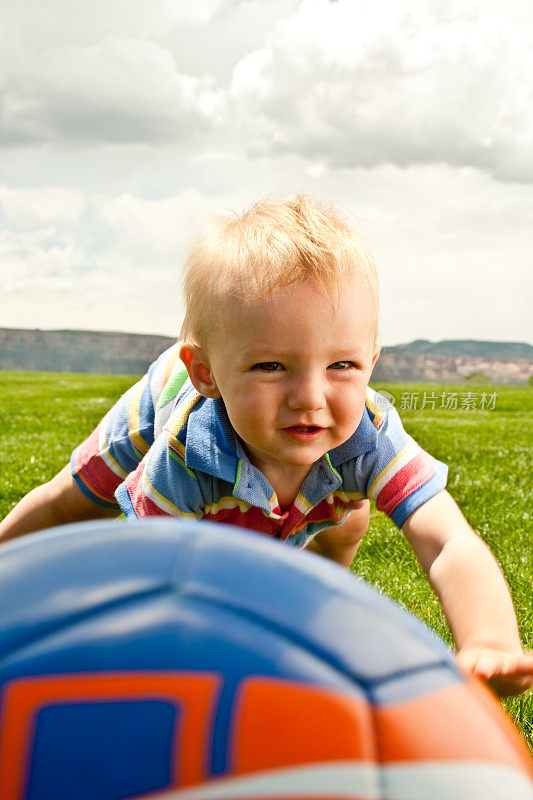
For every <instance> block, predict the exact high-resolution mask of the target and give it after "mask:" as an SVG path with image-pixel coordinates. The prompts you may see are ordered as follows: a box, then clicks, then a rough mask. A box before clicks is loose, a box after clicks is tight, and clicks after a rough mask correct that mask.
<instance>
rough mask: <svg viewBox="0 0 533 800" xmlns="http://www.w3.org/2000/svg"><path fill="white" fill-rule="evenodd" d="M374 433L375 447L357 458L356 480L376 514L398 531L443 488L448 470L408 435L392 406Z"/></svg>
mask: <svg viewBox="0 0 533 800" xmlns="http://www.w3.org/2000/svg"><path fill="white" fill-rule="evenodd" d="M377 433H378V435H377V442H376V447H375V448H374V449H373V450H371V451H370V452H368V453H365V454H364V455H362V456H360V457H359V458H358V459H357V466H356V480H357V483H358V485H359V486H360V487H361V489H362V491H363V493H364V494H365V495H366V496H367V497H369V498H370V499H371V500H374V501H375V503H376V508H377V509H378V511H383V512H384V513H385V514H387V516H389V517H390V518H391V519H392V521H393V522H394V523H395V524H396V525H397V526H398V527H399V528H400V527H401V526H402V525H403V523H404V522H405V520H406V519H407V517H408V516H409V515H410V514H412V513H413V511H415V510H416V509H417V508H418V507H419V506H421V505H422V504H423V503H425V502H426V501H427V500H429V499H430V498H431V497H433V496H434V495H435V494H437V493H438V492H440V491H442V489H444V488H445V486H446V479H447V475H448V467H447V466H446V464H443V463H442V462H441V461H437V459H436V458H434V457H433V456H432V455H430V454H429V453H427V452H426V451H425V450H423V449H422V447H420V445H419V444H418V443H417V442H416V441H415V440H414V439H413V438H412V436H409V434H408V433H407V432H406V431H405V429H404V427H403V425H402V423H401V420H400V417H399V415H398V412H397V411H396V409H395V408H394V407H393V406H388V407H387V409H386V412H385V414H384V417H383V420H382V421H381V424H380V427H379V430H378V432H377Z"/></svg>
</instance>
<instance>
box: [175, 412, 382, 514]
mask: <svg viewBox="0 0 533 800" xmlns="http://www.w3.org/2000/svg"><path fill="white" fill-rule="evenodd" d="M376 440H377V431H376V428H375V426H374V424H373V422H372V420H371V419H370V416H369V414H368V411H367V409H366V407H365V410H364V411H363V416H362V418H361V422H360V423H359V425H358V427H357V430H356V431H355V433H354V434H353V435H352V436H351V437H350V438H349V439H348V440H347V441H346V442H343V444H341V445H339V447H335V448H334V449H333V450H331V451H330V452H329V453H326V455H324V456H323V457H322V458H321V459H319V460H318V461H317V462H316V463H315V464H313V467H312V468H311V470H310V472H309V474H308V476H307V477H306V479H305V481H304V483H303V485H302V488H301V494H302V495H303V496H304V497H305V498H306V499H307V500H308V501H309V503H311V504H312V505H313V506H314V505H317V504H318V503H319V502H320V501H321V500H322V499H323V498H324V497H325V496H326V495H327V494H329V493H330V492H332V491H335V489H337V488H338V487H339V486H340V485H341V483H342V479H341V477H340V475H339V473H338V472H337V470H336V469H335V467H337V466H339V465H340V464H343V463H344V462H346V461H350V460H351V459H353V458H356V457H357V456H360V455H363V454H364V453H367V452H369V451H370V450H373V449H374V448H375V447H376ZM185 463H186V464H187V466H188V467H189V468H190V469H192V470H199V471H201V472H205V473H207V474H208V475H213V476H214V477H216V478H220V479H221V480H224V481H227V482H228V483H232V484H233V495H234V496H235V497H238V498H240V499H241V500H244V501H245V502H247V503H250V505H254V506H257V507H259V508H261V509H262V510H263V511H265V513H267V514H270V513H272V509H273V495H274V490H273V489H272V486H271V485H270V483H269V482H268V480H267V479H266V478H265V476H264V475H263V474H262V473H261V472H260V471H259V470H258V469H257V467H255V466H254V465H253V464H252V463H251V462H250V459H249V458H248V456H247V455H246V452H245V450H244V447H243V446H242V444H241V442H240V440H239V438H238V436H237V434H236V433H235V431H234V429H233V427H232V425H231V422H230V421H229V418H228V414H227V411H226V407H225V405H224V401H223V400H222V398H220V397H218V398H216V399H214V400H213V399H209V398H207V397H201V398H200V399H199V401H198V402H197V403H196V404H195V406H194V407H193V409H192V411H191V413H190V414H189V419H188V422H187V438H186V443H185Z"/></svg>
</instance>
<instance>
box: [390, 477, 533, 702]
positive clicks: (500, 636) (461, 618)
mask: <svg viewBox="0 0 533 800" xmlns="http://www.w3.org/2000/svg"><path fill="white" fill-rule="evenodd" d="M402 530H403V532H404V533H405V535H406V537H407V539H408V540H409V542H410V544H411V546H412V547H413V549H414V551H415V553H416V555H417V557H418V559H419V561H420V563H421V565H422V567H423V568H424V571H425V572H426V574H427V576H428V578H429V580H430V583H431V585H432V586H433V588H434V590H435V592H436V593H437V595H438V596H439V599H440V602H441V604H442V607H443V609H444V613H445V614H446V618H447V620H448V624H449V626H450V630H451V632H452V634H453V637H454V639H455V642H456V644H457V651H458V652H457V658H458V661H459V663H460V664H461V666H462V667H463V668H465V669H467V670H468V671H470V672H473V673H474V674H476V675H478V676H479V677H481V678H483V679H485V680H487V681H488V683H489V684H490V686H491V687H492V688H493V689H494V691H495V692H497V694H499V695H500V696H505V695H511V694H519V693H520V692H523V691H525V690H526V689H528V688H531V687H532V686H533V653H524V652H523V651H522V647H521V644H520V636H519V633H518V625H517V621H516V616H515V612H514V608H513V603H512V600H511V595H510V593H509V589H508V587H507V584H506V582H505V578H504V577H503V574H502V572H501V570H500V568H499V566H498V564H497V562H496V560H495V559H494V556H493V555H492V553H491V552H490V550H489V548H488V547H487V546H486V545H485V543H484V542H483V541H482V540H481V539H480V537H479V536H478V535H477V534H476V533H475V532H474V531H473V530H472V528H471V527H470V526H469V525H468V523H467V521H466V520H465V518H464V517H463V515H462V513H461V511H460V510H459V508H458V507H457V505H456V503H455V501H454V500H453V499H452V497H451V496H450V495H449V494H448V492H446V491H441V492H439V493H438V494H436V495H435V496H434V497H432V498H431V499H430V500H428V501H427V502H425V503H424V504H423V505H421V506H420V507H419V508H418V509H417V510H416V511H414V513H412V514H411V515H410V516H409V517H408V518H407V520H406V521H405V522H404V524H403V525H402Z"/></svg>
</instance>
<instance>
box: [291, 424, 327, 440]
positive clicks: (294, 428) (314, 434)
mask: <svg viewBox="0 0 533 800" xmlns="http://www.w3.org/2000/svg"><path fill="white" fill-rule="evenodd" d="M283 430H284V431H285V433H288V434H289V436H291V437H292V438H293V439H298V440H299V441H301V442H312V441H313V440H314V439H318V437H319V436H320V434H321V433H322V431H323V430H324V428H320V427H319V426H318V425H291V426H290V427H288V428H283Z"/></svg>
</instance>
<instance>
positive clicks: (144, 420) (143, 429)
mask: <svg viewBox="0 0 533 800" xmlns="http://www.w3.org/2000/svg"><path fill="white" fill-rule="evenodd" d="M178 364H179V349H178V347H177V345H173V346H172V347H171V348H169V349H168V350H166V351H165V352H164V353H163V354H162V355H161V356H160V357H159V358H158V359H157V361H155V362H154V363H153V364H152V365H151V367H150V368H149V370H148V372H147V374H146V375H145V376H144V377H143V378H141V380H140V381H138V383H136V384H135V385H134V386H132V387H131V388H130V389H128V391H127V392H126V393H125V394H123V395H122V397H121V398H120V399H119V400H118V401H117V402H116V403H115V405H114V406H113V408H111V409H110V411H108V413H107V414H106V415H105V417H104V418H103V419H102V420H101V421H100V423H99V424H98V425H97V427H96V428H95V429H94V431H93V432H92V433H91V434H90V435H89V436H88V437H87V439H86V440H85V441H84V442H82V444H80V445H79V447H77V448H76V450H74V452H73V453H72V457H71V461H70V464H71V472H72V476H73V478H74V480H75V481H76V483H77V485H78V486H79V488H80V489H81V491H82V492H83V493H84V494H85V495H86V496H87V497H88V498H89V499H90V500H92V501H93V502H94V503H96V504H97V505H101V506H104V507H106V508H117V501H116V499H115V497H114V494H115V491H116V489H117V487H118V486H119V485H120V484H121V483H122V481H124V480H125V478H126V477H127V475H129V473H130V472H132V471H134V470H135V469H136V468H137V466H138V464H139V462H140V461H141V460H142V458H143V457H144V456H145V455H146V453H147V452H148V451H149V449H150V447H151V446H152V444H153V442H154V424H155V418H156V410H157V408H158V404H159V401H160V399H163V400H164V399H165V397H164V395H165V389H166V387H167V386H168V384H169V383H170V384H172V383H175V382H176V381H175V374H176V368H177V366H178ZM173 376H174V380H173Z"/></svg>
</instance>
